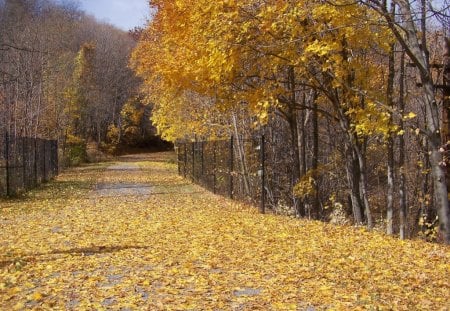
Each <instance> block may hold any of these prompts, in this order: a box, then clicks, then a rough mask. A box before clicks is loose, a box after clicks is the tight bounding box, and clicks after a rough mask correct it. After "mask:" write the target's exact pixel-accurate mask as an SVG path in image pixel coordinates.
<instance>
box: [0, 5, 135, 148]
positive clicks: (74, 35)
mask: <svg viewBox="0 0 450 311" xmlns="http://www.w3.org/2000/svg"><path fill="white" fill-rule="evenodd" d="M135 42H136V41H135V39H134V38H133V37H132V36H131V35H130V34H128V33H126V32H124V31H121V30H119V29H117V28H115V27H113V26H111V25H108V24H103V23H99V22H97V21H96V20H95V19H93V18H92V17H90V16H87V15H85V14H84V13H83V12H82V11H80V10H79V9H78V8H77V6H76V5H75V4H74V3H72V2H70V1H66V2H54V1H49V0H4V1H0V94H1V96H0V111H1V117H0V118H2V119H1V120H0V121H1V124H2V126H1V127H0V128H1V130H7V131H8V132H9V133H10V135H17V136H33V137H38V136H39V137H45V138H53V139H55V138H57V139H58V140H59V141H60V143H61V144H60V145H61V146H63V149H65V151H66V152H64V154H65V155H70V154H71V152H70V148H72V147H75V148H76V149H78V150H79V151H80V152H76V153H77V154H79V155H80V154H83V150H84V149H85V146H86V144H87V143H88V142H89V141H93V142H96V143H100V142H103V141H105V140H106V136H107V131H108V126H109V125H116V126H118V125H120V122H121V114H120V112H121V110H122V107H123V105H124V104H125V102H126V101H127V100H128V99H129V98H135V97H136V95H137V94H138V87H139V84H140V80H139V79H138V78H136V77H135V75H134V73H133V72H132V71H131V70H130V69H129V68H128V60H129V55H130V53H131V50H132V49H133V47H134V46H135ZM2 133H3V132H2Z"/></svg>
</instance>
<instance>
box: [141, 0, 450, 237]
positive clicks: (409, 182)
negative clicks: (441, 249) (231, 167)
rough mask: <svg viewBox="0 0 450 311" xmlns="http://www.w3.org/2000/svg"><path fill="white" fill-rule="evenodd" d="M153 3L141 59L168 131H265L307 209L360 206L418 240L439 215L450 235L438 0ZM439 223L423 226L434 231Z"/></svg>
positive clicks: (322, 213)
mask: <svg viewBox="0 0 450 311" xmlns="http://www.w3.org/2000/svg"><path fill="white" fill-rule="evenodd" d="M152 4H153V5H154V9H155V11H156V14H155V16H154V19H153V21H152V22H151V23H150V24H149V26H148V27H147V29H145V30H144V31H143V32H140V33H139V36H138V37H139V38H140V42H139V44H138V46H137V48H136V49H135V50H134V52H133V58H132V59H133V65H134V68H135V70H136V72H137V73H138V74H139V75H140V76H141V77H142V79H143V80H144V85H145V87H146V91H147V94H148V97H149V98H151V99H152V101H153V102H154V103H155V118H154V120H155V122H156V125H157V127H158V128H159V130H160V131H161V133H162V134H163V135H165V137H167V138H169V139H171V140H173V141H176V140H177V139H194V138H215V137H224V136H227V135H231V134H234V135H235V136H236V135H238V136H239V135H253V134H265V135H266V137H267V139H268V140H269V142H268V146H271V147H273V148H274V150H277V148H278V150H279V151H280V152H281V153H282V154H280V155H279V157H280V165H286V166H289V168H290V169H291V170H293V171H294V172H295V174H294V175H295V176H296V177H295V178H294V179H293V180H291V181H288V183H290V189H294V186H295V185H297V187H295V189H296V191H295V193H294V192H291V194H290V198H289V200H290V205H291V206H293V207H295V209H296V211H297V213H298V214H299V215H306V216H309V217H313V218H318V219H327V218H328V217H329V216H330V213H331V212H332V211H331V210H330V205H331V206H346V211H347V213H348V214H349V215H351V216H352V217H353V220H354V222H355V223H358V224H360V223H365V224H366V225H367V226H368V227H369V228H372V227H382V228H383V229H384V230H387V231H388V232H389V233H391V234H393V233H396V232H399V234H400V236H401V237H402V238H405V237H407V236H412V235H416V234H418V231H421V230H422V229H423V228H421V225H419V224H418V218H420V219H422V222H423V221H424V222H425V223H428V224H430V223H431V222H433V220H432V219H430V217H431V214H432V212H431V211H434V213H435V214H436V213H438V214H439V221H440V224H441V228H440V232H441V234H442V237H443V239H444V240H446V241H447V242H448V241H449V239H450V237H449V236H448V234H449V232H450V228H448V225H447V223H448V221H447V220H446V219H447V218H446V217H447V216H446V215H448V198H447V192H446V191H447V190H446V183H447V182H446V177H445V174H444V173H445V170H444V169H443V168H444V165H445V162H444V160H445V157H444V155H443V152H442V150H445V144H444V142H443V141H442V138H441V135H440V134H439V131H440V128H441V119H442V109H441V108H440V105H441V103H440V102H439V98H441V97H440V96H441V95H440V93H439V92H438V91H437V89H436V88H435V87H434V84H435V83H436V79H440V77H442V74H441V73H440V72H437V73H433V72H432V70H431V65H430V64H431V63H433V62H435V63H436V62H437V63H442V55H443V50H441V51H439V46H438V45H437V41H436V40H430V39H431V38H432V37H435V38H437V37H440V38H441V39H439V40H443V39H442V37H445V36H448V34H446V33H445V31H446V29H445V27H443V28H428V27H426V25H428V24H429V21H430V14H428V13H427V12H428V11H427V10H428V9H427V8H429V6H428V4H427V3H426V1H422V4H421V5H422V7H423V10H421V9H420V8H421V7H420V6H418V7H415V6H414V5H412V4H410V2H408V1H393V5H392V7H391V8H388V7H387V5H388V3H387V2H382V1H380V2H377V1H368V2H361V3H358V2H354V1H346V0H342V1H341V0H339V1H325V2H323V1H308V0H306V1H289V0H286V1H265V2H260V1H253V0H247V1H239V2H237V1H228V0H224V1H215V2H210V1H201V0H200V1H190V0H185V1H176V2H173V1H165V0H157V1H152ZM434 10H436V9H435V8H434ZM438 11H439V10H438ZM421 12H422V13H421ZM439 12H440V13H439V14H443V13H442V12H441V11H439ZM436 14H437V15H439V14H438V13H435V14H434V16H435V15H436ZM431 50H434V51H435V52H434V53H430V51H431ZM432 57H433V58H434V59H431V58H432ZM411 63H412V64H413V65H414V66H415V68H412V67H410V66H409V64H411ZM435 67H436V66H435ZM436 68H438V66H437V67H436ZM414 75H417V76H418V77H419V78H420V81H416V79H415V78H413V76H414ZM416 82H420V83H421V86H420V87H419V86H418V85H417V84H416ZM421 98H423V99H424V100H423V101H422V100H421ZM236 112H238V114H239V118H238V120H239V121H240V122H236V115H237V114H236ZM236 123H238V124H239V126H236ZM287 146H288V147H287ZM284 151H286V153H284ZM324 167H326V168H327V169H323V168H324ZM280 169H281V167H280ZM306 180H312V182H306ZM343 180H345V183H343V182H342V181H343ZM395 180H398V181H399V182H398V183H397V182H395ZM418 180H420V181H423V185H422V184H421V183H420V182H418ZM309 184H310V185H311V186H312V187H315V189H316V190H317V189H320V191H310V190H311V189H310V188H311V187H309V186H308V187H307V186H305V185H309ZM302 189H308V191H307V193H301V192H302ZM317 194H318V195H317ZM386 194H388V195H386ZM272 204H274V205H277V204H282V203H281V202H276V201H274V202H272ZM424 205H426V206H431V207H432V208H431V209H428V208H424ZM425 210H427V211H428V212H425ZM396 215H398V216H396ZM418 215H420V216H418ZM424 217H425V218H424ZM386 219H387V221H388V224H387V226H386V224H385V221H386ZM424 219H425V220H424ZM432 227H433V225H431V226H430V227H428V228H427V229H425V230H422V234H423V235H425V236H427V237H430V238H433V237H432V236H433V234H435V231H433V230H434V229H433V228H432Z"/></svg>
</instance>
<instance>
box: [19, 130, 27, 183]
mask: <svg viewBox="0 0 450 311" xmlns="http://www.w3.org/2000/svg"><path fill="white" fill-rule="evenodd" d="M20 139H21V140H22V144H21V145H22V186H23V188H24V189H25V190H27V188H28V180H27V178H26V172H27V168H26V162H25V152H26V151H25V141H26V138H25V137H22V138H20ZM27 158H28V156H27Z"/></svg>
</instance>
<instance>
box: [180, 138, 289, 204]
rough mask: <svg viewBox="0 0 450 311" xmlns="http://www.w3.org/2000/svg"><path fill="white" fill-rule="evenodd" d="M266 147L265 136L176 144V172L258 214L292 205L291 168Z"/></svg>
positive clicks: (274, 150) (278, 152) (272, 149)
mask: <svg viewBox="0 0 450 311" xmlns="http://www.w3.org/2000/svg"><path fill="white" fill-rule="evenodd" d="M266 144H267V142H266V139H265V137H264V136H262V137H257V138H251V139H241V138H239V139H235V138H231V139H229V140H216V141H199V142H182V143H178V144H177V145H176V150H177V154H178V173H179V174H180V175H181V176H184V177H185V178H188V179H190V180H192V181H193V182H194V183H197V184H199V185H201V186H202V187H204V188H206V189H208V190H210V191H212V192H214V193H216V194H220V195H223V196H228V197H230V198H232V199H236V200H240V201H244V202H247V203H251V204H253V205H257V206H259V209H260V211H261V212H265V209H266V208H274V207H276V206H280V205H282V204H289V205H290V206H295V204H296V202H295V201H296V198H295V196H294V195H293V193H292V188H293V186H294V178H295V176H294V174H293V170H292V167H291V165H289V161H285V159H284V158H283V159H281V158H280V151H279V150H278V149H275V148H267V146H266ZM281 154H282V152H281Z"/></svg>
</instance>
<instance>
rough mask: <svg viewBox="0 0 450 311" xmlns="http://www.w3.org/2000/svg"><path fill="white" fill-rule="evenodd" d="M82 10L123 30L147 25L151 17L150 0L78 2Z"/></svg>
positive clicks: (89, 0) (94, 0)
mask: <svg viewBox="0 0 450 311" xmlns="http://www.w3.org/2000/svg"><path fill="white" fill-rule="evenodd" d="M78 2H79V3H80V8H81V9H82V10H84V11H85V12H86V13H88V14H91V15H93V16H95V17H96V18H97V19H98V20H99V21H104V22H108V23H110V24H113V25H115V26H117V27H118V28H120V29H123V30H130V29H132V28H134V27H136V26H143V25H145V23H146V21H147V20H148V18H149V16H150V7H149V1H148V0H78Z"/></svg>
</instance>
